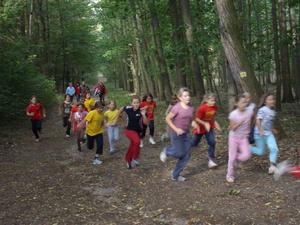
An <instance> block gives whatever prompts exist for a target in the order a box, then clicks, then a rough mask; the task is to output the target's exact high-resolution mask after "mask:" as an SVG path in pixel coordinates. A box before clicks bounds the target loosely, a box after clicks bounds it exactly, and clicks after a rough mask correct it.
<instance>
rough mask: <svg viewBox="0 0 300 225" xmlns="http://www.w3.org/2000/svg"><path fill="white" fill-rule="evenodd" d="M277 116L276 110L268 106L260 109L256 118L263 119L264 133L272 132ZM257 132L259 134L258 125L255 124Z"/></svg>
mask: <svg viewBox="0 0 300 225" xmlns="http://www.w3.org/2000/svg"><path fill="white" fill-rule="evenodd" d="M275 116H276V112H275V110H273V109H271V108H269V107H267V106H263V107H261V108H260V109H259V110H258V112H257V115H256V119H260V120H261V127H262V128H263V129H264V132H265V133H264V135H270V134H272V128H273V121H274V119H275ZM255 134H259V130H258V128H257V126H255Z"/></svg>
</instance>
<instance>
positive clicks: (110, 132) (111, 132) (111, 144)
mask: <svg viewBox="0 0 300 225" xmlns="http://www.w3.org/2000/svg"><path fill="white" fill-rule="evenodd" d="M107 134H108V142H109V151H110V152H112V151H114V130H113V127H112V126H109V127H108V128H107Z"/></svg>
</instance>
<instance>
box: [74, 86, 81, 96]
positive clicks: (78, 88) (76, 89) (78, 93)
mask: <svg viewBox="0 0 300 225" xmlns="http://www.w3.org/2000/svg"><path fill="white" fill-rule="evenodd" d="M80 92H81V88H80V86H76V87H75V93H76V95H80Z"/></svg>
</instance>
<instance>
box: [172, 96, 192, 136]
mask: <svg viewBox="0 0 300 225" xmlns="http://www.w3.org/2000/svg"><path fill="white" fill-rule="evenodd" d="M170 112H171V113H173V114H174V115H175V116H174V118H173V120H172V121H173V123H174V125H175V126H176V127H178V128H181V129H182V130H184V131H185V132H186V133H188V132H189V128H190V125H191V122H192V120H193V116H194V108H193V107H192V106H188V107H187V108H183V107H182V106H181V103H180V102H178V103H177V104H176V105H174V106H173V107H172V109H171V111H170ZM170 130H171V131H172V132H174V131H173V129H170Z"/></svg>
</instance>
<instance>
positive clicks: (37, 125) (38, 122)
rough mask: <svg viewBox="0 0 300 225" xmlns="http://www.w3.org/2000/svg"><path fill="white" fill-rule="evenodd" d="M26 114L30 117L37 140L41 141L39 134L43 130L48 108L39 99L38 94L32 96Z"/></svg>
mask: <svg viewBox="0 0 300 225" xmlns="http://www.w3.org/2000/svg"><path fill="white" fill-rule="evenodd" d="M26 115H27V116H29V117H30V120H31V128H32V132H33V134H34V136H35V141H36V142H39V141H40V136H39V134H40V133H41V131H42V118H43V117H44V118H45V117H46V110H45V108H44V107H43V105H42V104H41V103H39V102H38V101H37V98H36V96H32V97H31V99H30V103H29V105H28V106H27V109H26Z"/></svg>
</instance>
